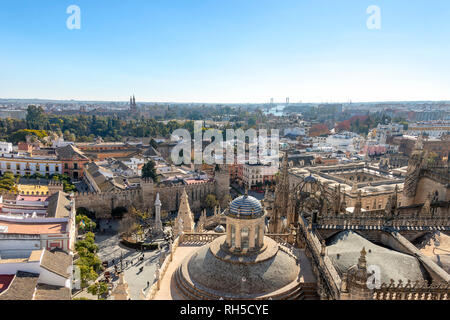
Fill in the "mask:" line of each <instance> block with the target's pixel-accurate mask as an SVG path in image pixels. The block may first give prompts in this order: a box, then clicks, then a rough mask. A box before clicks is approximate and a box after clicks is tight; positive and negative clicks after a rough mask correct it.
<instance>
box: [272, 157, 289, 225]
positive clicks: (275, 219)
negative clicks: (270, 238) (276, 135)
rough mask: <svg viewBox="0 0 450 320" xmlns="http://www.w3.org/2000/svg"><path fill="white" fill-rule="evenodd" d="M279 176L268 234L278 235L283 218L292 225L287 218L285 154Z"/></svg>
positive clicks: (287, 185) (287, 197)
mask: <svg viewBox="0 0 450 320" xmlns="http://www.w3.org/2000/svg"><path fill="white" fill-rule="evenodd" d="M280 171H281V172H280V175H279V176H278V177H277V184H276V187H275V202H274V205H273V211H272V216H271V217H270V223H269V232H270V233H280V232H281V230H282V228H283V225H282V220H283V218H286V219H287V222H288V224H290V223H293V222H294V221H291V220H292V217H289V216H288V210H289V203H290V201H289V165H288V155H287V152H286V153H285V154H284V156H283V162H282V164H281V170H280Z"/></svg>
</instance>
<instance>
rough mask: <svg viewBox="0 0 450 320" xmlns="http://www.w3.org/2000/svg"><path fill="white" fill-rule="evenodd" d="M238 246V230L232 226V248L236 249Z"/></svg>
mask: <svg viewBox="0 0 450 320" xmlns="http://www.w3.org/2000/svg"><path fill="white" fill-rule="evenodd" d="M235 246H236V228H235V226H234V225H231V247H232V248H234V247H235Z"/></svg>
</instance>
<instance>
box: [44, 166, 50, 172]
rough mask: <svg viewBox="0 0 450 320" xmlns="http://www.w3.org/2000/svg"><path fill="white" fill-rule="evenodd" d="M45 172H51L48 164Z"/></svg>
mask: <svg viewBox="0 0 450 320" xmlns="http://www.w3.org/2000/svg"><path fill="white" fill-rule="evenodd" d="M45 171H46V172H49V171H50V167H49V166H48V164H47V165H46V166H45Z"/></svg>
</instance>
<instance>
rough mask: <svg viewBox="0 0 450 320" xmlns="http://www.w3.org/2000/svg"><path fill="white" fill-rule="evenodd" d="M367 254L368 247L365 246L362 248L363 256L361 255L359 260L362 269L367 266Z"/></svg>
mask: <svg viewBox="0 0 450 320" xmlns="http://www.w3.org/2000/svg"><path fill="white" fill-rule="evenodd" d="M366 254H367V252H366V248H365V247H363V248H362V250H361V256H360V257H359V260H358V267H359V268H361V269H362V268H366Z"/></svg>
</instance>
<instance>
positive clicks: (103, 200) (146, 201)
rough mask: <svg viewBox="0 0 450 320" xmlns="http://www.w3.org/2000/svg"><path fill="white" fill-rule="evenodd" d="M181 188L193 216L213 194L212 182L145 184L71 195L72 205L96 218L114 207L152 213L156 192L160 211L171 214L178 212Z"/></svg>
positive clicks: (106, 214)
mask: <svg viewBox="0 0 450 320" xmlns="http://www.w3.org/2000/svg"><path fill="white" fill-rule="evenodd" d="M184 188H185V189H186V193H187V195H188V197H189V205H190V207H191V210H192V211H193V212H194V213H199V211H200V210H201V208H202V205H204V201H205V198H206V196H207V195H208V194H215V182H214V181H208V182H202V183H198V184H192V185H176V186H170V187H159V186H155V185H153V184H152V183H148V184H143V185H142V186H141V187H140V188H137V189H132V190H126V191H113V192H106V193H95V192H81V193H75V204H76V207H77V208H80V207H84V208H87V209H89V210H90V211H93V212H95V214H96V217H97V218H111V211H112V210H113V209H114V208H117V207H125V208H127V209H129V208H131V207H135V208H137V209H139V210H150V211H152V212H153V210H154V203H155V199H156V193H158V192H159V197H160V200H161V204H162V206H161V210H163V211H167V212H174V211H177V210H178V206H179V203H180V197H181V194H182V192H183V189H184Z"/></svg>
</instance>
